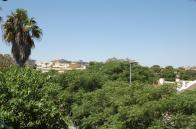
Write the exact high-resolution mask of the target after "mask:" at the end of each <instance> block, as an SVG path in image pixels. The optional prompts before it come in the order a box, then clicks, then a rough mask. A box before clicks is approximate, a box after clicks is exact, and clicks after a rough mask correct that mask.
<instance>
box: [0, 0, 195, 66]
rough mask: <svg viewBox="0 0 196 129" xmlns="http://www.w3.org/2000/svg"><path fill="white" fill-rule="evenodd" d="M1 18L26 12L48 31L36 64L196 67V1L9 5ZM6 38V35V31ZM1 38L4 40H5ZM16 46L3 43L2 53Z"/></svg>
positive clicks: (42, 0)
mask: <svg viewBox="0 0 196 129" xmlns="http://www.w3.org/2000/svg"><path fill="white" fill-rule="evenodd" d="M0 6H1V7H2V10H1V11H0V15H1V16H3V18H4V21H5V20H6V16H7V15H9V14H10V13H11V11H14V10H15V9H17V8H24V9H26V10H27V11H28V14H29V16H30V17H34V18H35V19H36V21H37V22H38V25H39V26H40V28H42V30H43V37H42V39H41V40H36V41H35V42H36V43H35V45H36V47H35V48H34V49H33V50H32V54H31V57H30V58H31V59H36V60H40V61H49V60H54V59H67V60H84V61H105V60H107V59H108V58H112V57H116V58H122V59H125V58H130V59H133V60H136V61H138V62H139V63H140V64H142V65H146V66H152V65H155V64H158V65H161V66H167V65H173V66H176V67H179V66H195V65H196V58H195V55H196V2H194V1H192V0H8V2H2V1H1V2H0ZM0 34H1V35H2V32H0ZM0 38H2V37H1V36H0ZM10 51H11V46H10V45H7V44H5V43H4V41H3V40H2V39H0V53H4V54H5V53H8V54H10Z"/></svg>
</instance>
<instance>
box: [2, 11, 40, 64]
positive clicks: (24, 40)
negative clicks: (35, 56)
mask: <svg viewBox="0 0 196 129" xmlns="http://www.w3.org/2000/svg"><path fill="white" fill-rule="evenodd" d="M41 36H42V30H41V29H40V28H39V27H38V26H37V23H36V21H35V20H34V18H29V17H28V15H27V11H26V10H24V9H17V10H16V11H15V12H12V13H11V15H9V16H8V17H7V20H6V22H5V23H4V24H3V39H4V40H5V41H6V42H7V43H8V44H11V45H12V51H11V52H12V55H13V57H14V59H15V61H16V63H17V64H18V65H19V66H20V67H23V66H24V64H25V62H26V61H27V60H28V58H29V56H30V54H31V49H32V48H33V47H34V46H35V44H34V39H40V38H41Z"/></svg>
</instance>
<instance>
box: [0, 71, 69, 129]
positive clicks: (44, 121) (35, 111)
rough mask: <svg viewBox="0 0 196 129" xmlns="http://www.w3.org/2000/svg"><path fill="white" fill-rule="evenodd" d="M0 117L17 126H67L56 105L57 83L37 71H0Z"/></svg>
mask: <svg viewBox="0 0 196 129" xmlns="http://www.w3.org/2000/svg"><path fill="white" fill-rule="evenodd" d="M0 86H1V87H0V88H1V90H0V105H1V107H0V120H1V121H2V122H4V123H5V124H7V125H9V126H11V127H13V128H19V129H26V128H32V129H42V128H49V129H54V128H55V129H58V128H67V124H66V121H65V120H66V119H65V118H64V117H62V113H61V112H60V110H59V107H58V105H57V100H56V99H57V96H58V94H59V93H58V92H59V90H61V88H60V86H58V85H57V84H55V83H51V82H48V79H47V78H45V77H44V76H43V75H42V74H41V73H40V72H37V71H34V70H31V69H28V68H25V69H20V68H11V69H9V70H7V71H4V73H0Z"/></svg>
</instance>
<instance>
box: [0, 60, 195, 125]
mask: <svg viewBox="0 0 196 129" xmlns="http://www.w3.org/2000/svg"><path fill="white" fill-rule="evenodd" d="M129 66H130V65H129V62H128V60H118V59H110V60H108V61H107V62H106V63H96V62H91V63H90V65H89V66H88V68H87V69H86V70H83V71H67V72H65V73H63V74H59V73H57V72H55V71H50V72H48V73H41V72H40V71H35V70H32V69H30V68H24V69H21V68H9V69H3V70H1V72H0V105H1V106H0V126H2V127H0V128H5V126H7V127H13V128H14V129H15V128H19V129H26V128H28V129H29V128H30V129H31V128H32V129H38V128H40V129H42V128H50V129H58V128H67V127H68V126H67V125H72V126H76V127H77V128H78V129H186V128H187V129H195V128H196V124H195V121H196V99H195V98H196V91H189V92H183V93H176V86H173V85H164V86H161V87H155V86H154V85H152V83H153V82H155V81H156V80H157V78H159V77H161V76H165V77H166V78H167V79H168V80H170V79H171V80H173V79H174V75H175V76H176V74H179V73H180V74H181V77H182V75H183V74H184V72H187V70H184V69H174V68H173V67H166V68H160V67H159V66H154V67H151V68H148V67H143V66H140V65H139V64H137V63H134V64H132V81H133V83H132V85H129V68H130V67H129ZM166 73H169V75H167V74H166ZM191 73H192V72H191ZM164 74H165V75H164ZM170 74H171V75H172V76H170ZM190 77H194V72H193V74H189V75H188V78H189V79H190ZM3 126H4V127H3Z"/></svg>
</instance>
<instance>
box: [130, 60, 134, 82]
mask: <svg viewBox="0 0 196 129" xmlns="http://www.w3.org/2000/svg"><path fill="white" fill-rule="evenodd" d="M133 63H135V61H134V60H129V64H130V76H129V83H130V85H131V83H132V82H131V79H132V77H131V76H132V74H131V65H132V64H133Z"/></svg>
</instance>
